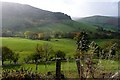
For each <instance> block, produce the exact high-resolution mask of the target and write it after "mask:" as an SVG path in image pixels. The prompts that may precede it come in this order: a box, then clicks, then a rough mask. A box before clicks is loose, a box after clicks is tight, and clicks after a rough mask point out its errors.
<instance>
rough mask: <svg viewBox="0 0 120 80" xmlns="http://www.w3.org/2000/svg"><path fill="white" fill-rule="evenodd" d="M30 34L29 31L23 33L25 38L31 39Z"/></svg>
mask: <svg viewBox="0 0 120 80" xmlns="http://www.w3.org/2000/svg"><path fill="white" fill-rule="evenodd" d="M32 34H33V32H31V31H25V32H24V36H25V38H31V37H32Z"/></svg>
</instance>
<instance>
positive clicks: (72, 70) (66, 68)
mask: <svg viewBox="0 0 120 80" xmlns="http://www.w3.org/2000/svg"><path fill="white" fill-rule="evenodd" d="M56 40H57V41H56ZM0 41H2V46H7V47H9V48H10V49H12V50H13V51H14V52H17V53H19V54H20V58H19V61H18V62H19V63H21V62H24V61H23V60H24V58H25V57H27V56H28V55H30V54H32V53H34V52H35V47H36V45H37V44H41V45H42V44H45V43H49V44H51V45H52V47H53V49H54V50H55V51H57V50H62V51H64V52H65V53H66V56H67V57H74V56H73V55H74V54H75V50H76V41H75V40H73V39H52V40H51V41H43V40H30V39H23V38H11V37H3V38H0ZM91 41H92V40H91ZM94 41H95V42H96V43H97V44H98V45H100V46H103V45H104V44H105V43H106V42H107V41H110V39H98V40H94ZM6 63H8V62H6ZM8 64H9V63H8ZM99 65H100V66H98V67H99V69H100V71H101V73H103V72H112V73H114V72H116V71H117V70H118V61H111V60H101V63H100V64H99ZM61 66H62V68H61V69H62V73H63V74H65V76H66V77H70V76H72V77H71V78H73V77H75V78H76V77H78V75H77V67H76V63H75V61H71V62H62V65H61ZM21 67H24V68H25V69H28V70H31V69H32V72H35V71H36V70H35V64H24V63H21V64H19V65H10V66H4V67H3V69H16V70H19V69H21ZM55 69H56V66H55V62H50V64H48V65H47V67H45V65H44V64H42V63H40V64H39V65H38V71H37V72H38V73H40V74H45V73H47V72H49V71H51V72H54V73H55ZM96 76H98V75H96Z"/></svg>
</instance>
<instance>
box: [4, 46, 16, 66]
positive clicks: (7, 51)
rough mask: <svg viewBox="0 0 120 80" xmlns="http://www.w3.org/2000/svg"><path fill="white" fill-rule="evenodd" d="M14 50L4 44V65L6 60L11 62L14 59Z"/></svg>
mask: <svg viewBox="0 0 120 80" xmlns="http://www.w3.org/2000/svg"><path fill="white" fill-rule="evenodd" d="M13 55H14V52H13V51H12V50H11V49H9V48H8V47H5V46H2V65H3V64H4V61H7V60H9V61H10V62H11V61H12V59H13V57H14V56H13Z"/></svg>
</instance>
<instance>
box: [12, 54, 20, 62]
mask: <svg viewBox="0 0 120 80" xmlns="http://www.w3.org/2000/svg"><path fill="white" fill-rule="evenodd" d="M18 59H19V54H18V53H14V55H13V59H12V60H13V62H14V64H16V63H17V61H18Z"/></svg>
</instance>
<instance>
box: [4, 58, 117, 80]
mask: <svg viewBox="0 0 120 80" xmlns="http://www.w3.org/2000/svg"><path fill="white" fill-rule="evenodd" d="M100 61H101V63H100V64H99V65H100V66H98V69H97V71H96V73H97V72H99V73H97V74H95V75H96V76H98V75H100V74H102V73H104V72H105V73H111V72H112V73H115V72H116V71H118V66H119V64H118V61H110V60H100ZM21 67H23V68H24V69H25V70H27V69H28V71H31V70H32V72H36V70H35V67H36V65H35V64H22V65H12V66H6V67H3V69H10V70H12V69H16V70H20V69H21ZM55 69H56V66H55V63H54V62H53V63H50V64H48V65H47V67H45V65H44V64H39V65H38V70H37V72H38V73H40V74H42V75H44V74H47V72H53V73H55ZM61 70H62V73H63V74H64V75H65V76H66V77H68V78H77V77H78V75H77V67H76V63H75V61H73V62H62V65H61Z"/></svg>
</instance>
